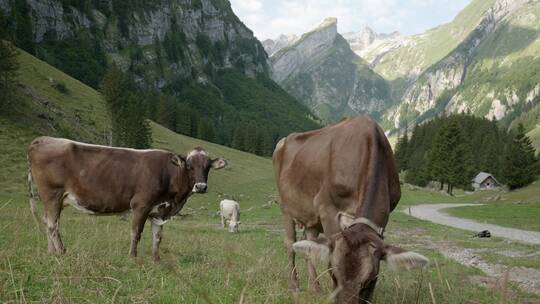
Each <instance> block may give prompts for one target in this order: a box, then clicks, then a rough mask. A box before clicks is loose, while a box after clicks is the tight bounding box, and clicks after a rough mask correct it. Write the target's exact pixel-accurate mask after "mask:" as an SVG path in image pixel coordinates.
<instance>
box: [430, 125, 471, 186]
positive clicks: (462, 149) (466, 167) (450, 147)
mask: <svg viewBox="0 0 540 304" xmlns="http://www.w3.org/2000/svg"><path fill="white" fill-rule="evenodd" d="M472 162H473V161H472V151H471V148H470V146H469V145H468V143H467V141H466V138H465V136H464V135H463V131H462V129H461V127H460V125H459V121H458V119H457V118H452V119H450V121H449V122H448V124H447V125H446V126H444V127H442V128H441V129H440V130H439V131H438V133H437V136H436V137H435V139H434V140H433V145H432V148H431V153H430V173H431V175H432V177H433V178H435V179H437V180H438V181H440V182H441V183H444V182H446V183H447V192H448V193H449V194H452V191H453V188H454V186H462V187H468V184H469V179H470V177H471V174H472V173H471V172H472V168H471V166H472Z"/></svg>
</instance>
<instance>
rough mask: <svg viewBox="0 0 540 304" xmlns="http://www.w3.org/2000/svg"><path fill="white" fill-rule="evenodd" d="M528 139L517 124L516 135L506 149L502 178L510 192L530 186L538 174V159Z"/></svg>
mask: <svg viewBox="0 0 540 304" xmlns="http://www.w3.org/2000/svg"><path fill="white" fill-rule="evenodd" d="M534 152H535V150H534V147H533V146H532V143H531V140H530V138H529V137H528V136H527V135H525V128H524V127H523V125H522V124H519V126H518V128H517V133H516V135H515V136H514V138H513V140H512V142H510V144H509V145H508V147H507V150H506V155H505V163H504V170H503V177H504V180H505V182H506V183H507V185H508V187H509V188H510V190H514V189H517V188H521V187H524V186H527V185H529V184H531V183H532V182H533V181H534V180H535V178H536V175H537V174H538V159H537V158H536V156H535V155H534Z"/></svg>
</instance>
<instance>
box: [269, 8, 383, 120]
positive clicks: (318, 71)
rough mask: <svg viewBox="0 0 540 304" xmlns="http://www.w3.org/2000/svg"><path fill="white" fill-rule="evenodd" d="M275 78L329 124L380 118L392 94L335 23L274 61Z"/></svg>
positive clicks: (284, 50) (325, 24) (328, 21)
mask: <svg viewBox="0 0 540 304" xmlns="http://www.w3.org/2000/svg"><path fill="white" fill-rule="evenodd" d="M271 62H272V69H273V79H274V80H275V81H276V82H278V83H279V84H280V85H281V86H282V87H283V88H284V89H285V90H286V91H287V92H289V93H290V94H291V95H293V96H295V97H296V98H298V99H299V100H301V101H302V102H303V103H304V104H305V105H307V106H308V107H309V108H310V109H312V110H313V111H314V112H315V113H316V114H317V115H319V116H320V117H321V118H323V119H325V120H326V121H335V120H338V119H340V118H341V117H342V116H345V115H357V114H370V115H372V116H374V117H378V116H379V115H380V113H382V111H383V110H385V109H386V108H387V107H388V105H389V104H390V103H391V97H390V90H389V87H388V85H387V83H386V82H385V81H384V79H383V78H382V77H380V76H379V75H377V74H376V73H375V72H373V71H372V70H371V69H370V68H369V66H368V65H367V64H366V62H364V61H363V60H362V59H361V58H360V57H358V56H357V55H356V54H355V53H354V52H353V51H352V50H351V49H350V47H349V45H348V43H347V41H346V40H345V39H344V38H343V37H342V36H341V35H339V34H338V33H337V20H336V19H335V18H328V19H326V20H324V21H323V23H322V24H320V25H319V26H318V27H317V28H315V29H314V30H312V31H311V32H309V33H306V34H304V35H302V37H301V38H300V39H299V40H298V41H296V42H295V43H293V44H292V45H290V46H288V47H285V48H282V49H281V50H280V51H278V52H277V53H275V54H274V55H273V56H272V57H271Z"/></svg>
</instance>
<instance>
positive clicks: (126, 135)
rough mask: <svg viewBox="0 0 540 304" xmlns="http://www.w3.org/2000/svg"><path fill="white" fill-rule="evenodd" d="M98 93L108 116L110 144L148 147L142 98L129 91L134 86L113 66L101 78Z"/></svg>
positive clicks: (149, 138) (147, 126)
mask: <svg viewBox="0 0 540 304" xmlns="http://www.w3.org/2000/svg"><path fill="white" fill-rule="evenodd" d="M101 87H102V92H103V95H104V97H105V101H106V103H107V107H108V109H109V113H110V116H111V126H112V136H113V144H114V145H116V146H123V147H131V148H139V149H142V148H148V147H150V145H151V143H152V140H151V130H150V126H149V124H148V121H147V120H146V107H145V103H144V100H143V98H142V97H140V95H136V93H133V92H134V91H136V89H135V85H134V84H133V83H132V81H131V80H130V79H129V78H128V77H126V76H125V75H124V74H123V72H122V71H121V70H120V69H119V68H117V67H115V66H113V67H111V68H110V69H109V70H108V71H107V73H106V74H105V77H104V78H103V81H102V86H101Z"/></svg>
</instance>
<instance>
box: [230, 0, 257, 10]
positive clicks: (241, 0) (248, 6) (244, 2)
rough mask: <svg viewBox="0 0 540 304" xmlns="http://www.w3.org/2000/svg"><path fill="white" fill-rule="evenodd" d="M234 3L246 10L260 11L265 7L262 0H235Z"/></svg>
mask: <svg viewBox="0 0 540 304" xmlns="http://www.w3.org/2000/svg"><path fill="white" fill-rule="evenodd" d="M234 5H235V6H236V7H237V8H238V9H240V10H245V11H258V10H260V9H261V8H262V7H263V4H262V2H261V1H260V0H235V1H234Z"/></svg>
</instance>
